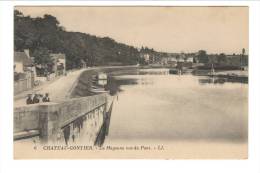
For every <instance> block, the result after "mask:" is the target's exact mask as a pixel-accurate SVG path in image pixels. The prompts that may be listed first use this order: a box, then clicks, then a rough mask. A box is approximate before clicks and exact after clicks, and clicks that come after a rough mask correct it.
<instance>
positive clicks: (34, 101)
mask: <svg viewBox="0 0 260 173" xmlns="http://www.w3.org/2000/svg"><path fill="white" fill-rule="evenodd" d="M39 102H40V100H39V98H38V94H34V97H33V104H36V103H39Z"/></svg>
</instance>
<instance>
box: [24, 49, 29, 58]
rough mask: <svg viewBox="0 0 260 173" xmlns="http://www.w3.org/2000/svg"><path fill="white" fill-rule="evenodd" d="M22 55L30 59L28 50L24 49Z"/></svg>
mask: <svg viewBox="0 0 260 173" xmlns="http://www.w3.org/2000/svg"><path fill="white" fill-rule="evenodd" d="M24 53H25V54H26V55H27V57H28V58H30V52H29V49H24Z"/></svg>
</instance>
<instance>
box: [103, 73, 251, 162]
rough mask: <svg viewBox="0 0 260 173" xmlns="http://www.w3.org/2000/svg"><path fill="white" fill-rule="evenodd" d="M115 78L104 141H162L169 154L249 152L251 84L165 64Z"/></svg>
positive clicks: (206, 155)
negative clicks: (174, 69)
mask: <svg viewBox="0 0 260 173" xmlns="http://www.w3.org/2000/svg"><path fill="white" fill-rule="evenodd" d="M113 78H114V79H115V81H116V82H117V83H118V84H119V90H120V92H118V94H117V97H116V98H117V99H115V101H114V105H113V111H112V117H111V122H110V129H109V135H108V137H107V138H106V141H105V145H106V146H125V145H130V146H131V145H132V146H133V145H147V146H151V145H152V146H157V145H163V146H164V148H167V147H168V149H170V148H171V149H170V150H168V152H167V153H171V152H173V153H172V154H173V155H169V157H170V158H172V156H176V157H173V158H197V157H198V158H233V157H235V158H237V157H238V158H245V157H247V133H248V130H247V128H248V126H247V123H248V115H247V112H248V105H247V102H248V84H244V83H231V82H228V81H225V80H224V79H212V78H209V77H205V76H193V75H191V74H187V75H181V76H179V75H171V74H169V73H168V70H167V69H156V70H152V69H144V70H140V71H137V72H135V73H133V74H131V75H127V74H122V75H120V74H115V75H113ZM205 149H208V151H207V152H206V151H205ZM166 150H167V149H166ZM200 156H201V157H200ZM133 157H134V156H133Z"/></svg>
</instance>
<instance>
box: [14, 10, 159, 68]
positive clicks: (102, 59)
mask: <svg viewBox="0 0 260 173" xmlns="http://www.w3.org/2000/svg"><path fill="white" fill-rule="evenodd" d="M14 48H15V51H23V50H24V49H29V50H30V53H31V56H32V57H34V58H35V63H36V64H41V65H48V64H50V63H53V62H52V60H51V58H50V55H49V54H50V53H64V54H66V67H67V69H72V68H79V67H81V65H82V62H85V63H86V65H87V66H97V65H133V64H137V63H140V64H142V63H143V62H144V60H143V59H141V58H140V51H139V50H138V49H137V48H135V47H133V46H129V45H126V44H122V43H118V42H116V41H115V40H113V39H111V38H109V37H104V38H101V37H96V36H94V35H89V34H86V33H81V32H69V31H66V29H65V28H64V27H63V26H61V25H60V23H59V21H58V20H57V19H56V17H54V16H51V15H48V14H46V15H44V16H43V17H36V18H32V17H30V16H24V15H23V14H22V13H21V12H20V11H18V10H15V11H14ZM141 51H143V52H144V51H146V52H155V51H154V50H153V49H149V48H142V50H141Z"/></svg>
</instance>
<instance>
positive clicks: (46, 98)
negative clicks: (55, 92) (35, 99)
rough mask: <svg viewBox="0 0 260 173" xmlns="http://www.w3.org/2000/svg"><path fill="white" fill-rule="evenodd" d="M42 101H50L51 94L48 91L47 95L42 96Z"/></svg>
mask: <svg viewBox="0 0 260 173" xmlns="http://www.w3.org/2000/svg"><path fill="white" fill-rule="evenodd" d="M42 102H50V98H49V94H48V93H46V94H45V96H44V97H43V98H42Z"/></svg>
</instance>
